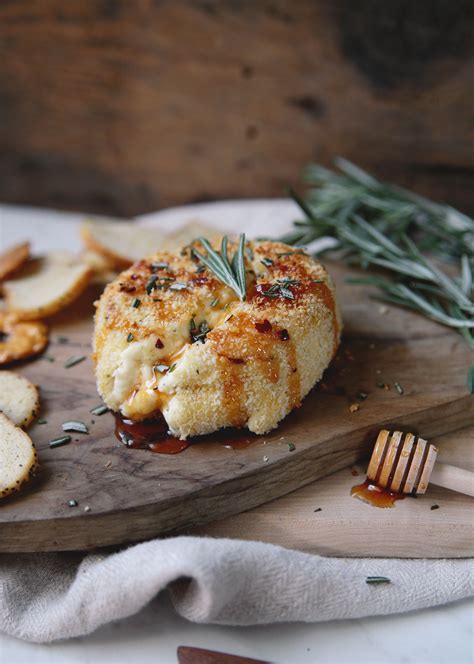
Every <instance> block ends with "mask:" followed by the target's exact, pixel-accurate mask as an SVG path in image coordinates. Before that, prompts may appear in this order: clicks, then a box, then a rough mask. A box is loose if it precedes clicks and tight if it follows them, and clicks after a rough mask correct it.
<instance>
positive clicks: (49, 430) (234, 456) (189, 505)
mask: <svg viewBox="0 0 474 664" xmlns="http://www.w3.org/2000/svg"><path fill="white" fill-rule="evenodd" d="M328 267H329V269H330V270H331V272H332V273H333V275H334V277H335V280H336V283H337V286H338V293H339V297H340V300H341V303H342V311H343V318H344V322H345V330H344V341H343V345H342V348H341V351H340V353H339V356H338V359H337V360H336V361H335V362H334V363H333V366H332V367H331V368H330V369H329V370H328V372H327V374H326V375H325V377H324V385H323V386H322V387H319V388H317V389H316V390H314V391H313V392H312V393H311V394H310V395H309V396H308V397H307V398H306V399H305V400H304V402H303V405H302V407H301V408H300V409H298V410H297V411H295V412H294V413H292V414H291V415H290V416H289V417H287V418H286V419H285V420H284V422H282V423H281V425H280V426H279V427H278V428H277V429H276V430H275V431H273V432H271V433H270V434H269V435H266V436H260V437H258V438H256V440H255V442H254V443H253V444H252V445H251V446H249V447H247V448H246V449H241V450H233V449H227V448H225V447H224V446H223V445H221V444H219V443H218V442H215V441H212V440H207V441H206V440H203V442H200V443H198V444H195V445H193V446H191V447H190V448H188V449H187V450H185V451H184V452H183V453H181V454H178V455H173V456H168V455H159V454H152V453H151V452H148V451H145V450H130V449H127V448H125V447H124V446H123V445H121V444H120V443H119V442H118V440H117V439H116V438H115V436H114V422H113V418H112V416H111V415H110V414H109V413H107V414H105V415H103V416H101V417H94V416H92V415H91V414H90V410H91V409H92V408H93V407H94V406H97V405H98V404H99V403H100V400H99V398H98V396H97V392H96V389H95V383H94V377H93V373H92V364H91V361H90V358H88V359H86V360H85V361H84V362H82V363H80V364H77V365H76V366H74V367H72V368H70V369H66V368H65V367H64V363H65V361H66V360H67V359H68V358H69V357H70V356H71V355H81V354H84V355H89V353H90V336H91V332H92V319H91V316H92V300H93V298H94V295H93V294H92V293H90V292H89V293H86V294H84V296H83V297H82V298H81V300H80V301H79V302H77V303H76V304H75V305H74V306H73V307H71V308H70V309H68V310H67V311H65V312H63V313H62V314H60V315H59V316H57V317H56V318H55V319H54V320H52V321H51V327H52V334H51V344H50V348H49V349H48V351H47V353H46V356H47V357H49V358H50V360H52V361H49V360H48V359H47V357H43V358H40V359H38V360H36V361H34V362H31V363H29V364H26V365H24V366H23V367H21V368H20V370H21V372H22V373H24V374H25V375H26V376H28V377H29V378H30V379H32V380H33V381H35V382H36V383H37V384H38V385H40V387H41V394H42V403H43V409H42V413H41V415H42V417H44V418H45V419H46V420H47V424H42V425H41V424H35V425H34V426H33V427H32V428H31V430H30V433H31V436H32V438H33V440H34V442H35V444H36V445H37V448H38V453H39V459H40V464H41V467H40V470H39V472H38V473H37V475H36V477H35V478H34V479H32V480H31V481H30V482H29V484H28V486H27V487H25V489H24V490H22V491H21V493H19V494H17V495H14V496H11V497H9V498H7V499H5V500H2V502H1V505H0V551H47V550H74V549H91V548H96V547H100V546H108V545H116V544H123V543H126V542H133V541H138V540H141V539H145V538H149V537H153V536H156V535H158V534H165V533H166V534H169V533H175V532H183V531H184V532H189V531H190V529H191V528H195V527H196V526H198V525H200V524H203V523H206V522H210V521H215V520H217V519H221V518H223V517H225V516H229V515H232V514H237V513H240V512H243V511H245V510H249V509H250V508H253V507H255V506H257V505H261V504H262V503H266V502H268V501H270V500H272V499H274V498H277V497H279V496H282V495H284V494H287V493H289V492H290V491H293V490H295V489H297V488H299V487H302V486H304V485H306V484H308V483H310V482H312V481H314V480H316V479H318V478H321V477H324V476H326V475H329V474H330V473H333V472H335V471H337V470H340V469H342V468H345V467H347V466H349V465H352V464H354V463H356V461H357V460H359V459H360V458H362V457H363V456H364V455H367V453H368V451H369V449H370V447H371V444H372V443H373V441H374V437H375V435H376V433H377V431H378V430H379V429H380V428H381V427H385V428H390V427H397V428H402V429H409V430H411V431H414V432H416V431H419V432H420V433H422V434H423V435H424V436H426V437H432V436H434V435H439V434H443V433H446V432H449V431H453V430H455V429H458V428H460V427H463V426H467V425H468V424H471V423H473V422H474V399H473V398H472V396H471V395H469V394H468V392H467V389H466V368H467V366H468V365H469V364H470V363H472V353H471V352H470V351H469V349H468V348H467V346H466V344H465V342H464V340H463V339H462V337H461V336H460V335H457V334H456V333H453V332H450V331H449V330H446V329H445V328H443V327H441V326H439V325H436V324H435V323H430V322H429V321H426V320H424V319H423V318H421V317H419V316H418V315H416V314H413V313H410V312H408V311H402V310H399V309H392V308H390V309H389V310H388V311H387V312H386V309H385V308H384V309H381V308H380V305H379V304H378V303H375V302H373V301H371V300H370V299H369V298H368V295H367V292H366V291H365V290H364V289H362V288H361V287H355V286H349V285H347V284H345V283H344V278H345V277H346V276H347V275H348V273H347V272H346V271H345V270H344V269H343V268H341V267H340V266H337V265H331V264H328ZM62 336H65V337H67V340H68V341H67V343H64V342H63V340H62V339H61V338H60V337H62ZM395 382H398V383H399V384H400V385H401V387H402V389H403V394H399V393H398V392H397V391H396V390H395V389H394V383H395ZM380 383H387V384H388V385H390V389H388V390H386V389H384V388H380V387H377V384H380ZM361 392H364V393H366V394H367V395H368V396H367V398H366V399H365V400H362V399H361V398H360V397H358V396H357V395H358V394H360V393H361ZM354 403H358V404H359V405H360V408H359V410H358V411H356V412H350V406H351V404H354ZM70 419H77V420H82V421H85V422H86V423H87V424H88V425H89V427H90V435H81V434H77V435H75V436H73V442H72V443H71V444H70V445H67V446H64V447H59V448H55V449H50V448H49V446H48V441H49V440H50V439H52V438H56V437H57V436H59V435H61V434H62V431H61V423H62V422H64V421H66V420H70ZM92 420H94V422H93V423H92ZM289 443H293V445H294V446H295V449H294V451H290V448H289ZM72 499H74V500H75V501H77V503H78V505H77V506H75V507H69V506H68V501H69V500H72ZM405 502H407V501H405ZM355 505H356V501H352V502H351V503H350V506H351V507H350V508H349V509H356V508H355ZM86 507H87V508H89V509H88V511H85V508H86ZM357 507H358V506H357ZM470 519H471V515H470V514H466V522H467V521H468V520H470ZM402 535H403V533H402V534H401V536H402ZM354 550H355V549H354Z"/></svg>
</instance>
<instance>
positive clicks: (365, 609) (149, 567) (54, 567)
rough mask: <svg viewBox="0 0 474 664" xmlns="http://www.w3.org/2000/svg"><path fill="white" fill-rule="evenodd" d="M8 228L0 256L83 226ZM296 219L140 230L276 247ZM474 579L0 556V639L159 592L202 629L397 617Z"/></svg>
mask: <svg viewBox="0 0 474 664" xmlns="http://www.w3.org/2000/svg"><path fill="white" fill-rule="evenodd" d="M4 210H7V208H6V207H5V208H4ZM25 215H26V217H28V218H29V217H31V219H30V221H31V223H29V224H27V223H26V222H27V221H28V219H25ZM6 216H7V215H6V213H4V215H3V217H1V215H0V217H1V218H0V221H2V223H1V224H0V241H1V244H2V246H3V245H5V246H7V245H10V244H13V243H14V242H17V241H20V240H23V239H25V237H28V238H29V239H30V240H32V242H33V245H34V247H35V250H36V251H45V250H50V249H62V248H67V249H68V250H75V249H79V248H80V242H79V236H78V233H77V228H78V224H79V219H80V217H81V216H82V215H74V214H70V215H66V214H65V213H58V212H53V211H50V210H48V211H46V210H45V211H39V210H31V211H30V212H29V215H28V214H26V213H25V210H24V209H21V210H19V211H17V210H16V209H15V208H13V207H12V208H8V220H6V218H5V217H6ZM66 216H69V217H70V218H69V219H67V220H66V219H65V217H66ZM298 217H299V212H298V210H297V208H296V206H295V205H294V203H292V202H291V201H288V200H261V201H231V202H222V203H213V204H205V205H195V206H186V207H182V208H174V209H170V210H165V211H162V212H159V213H153V214H151V215H146V216H144V217H143V218H142V220H141V221H142V223H145V224H146V225H155V224H156V225H159V226H161V227H162V228H164V229H168V230H171V229H173V230H174V229H176V228H177V227H178V226H180V225H182V224H184V223H186V222H187V221H188V220H189V219H190V218H199V219H200V220H201V221H204V222H210V223H211V224H215V225H216V226H218V227H221V228H224V229H225V230H229V231H235V229H236V228H237V229H239V230H242V231H245V232H246V233H248V234H249V235H265V234H267V233H269V234H271V235H272V236H275V235H278V234H279V233H282V232H283V231H285V230H286V229H287V228H288V227H289V223H290V221H291V220H292V219H295V218H298ZM33 222H34V223H33ZM322 242H323V243H324V242H326V241H325V240H323V241H322ZM319 246H321V243H319ZM472 572H473V566H472V560H471V559H465V560H463V559H461V560H394V559H389V560H383V559H338V558H323V557H320V556H314V555H310V554H304V553H299V552H297V551H289V550H287V549H282V548H280V547H277V546H273V545H270V544H263V543H259V542H244V541H239V540H225V539H210V538H196V537H177V538H171V539H164V540H159V539H157V540H153V541H150V542H146V543H143V544H138V545H135V546H131V547H130V548H128V549H125V550H122V551H120V552H119V553H108V554H105V553H93V554H84V553H58V554H56V553H44V554H39V553H37V554H33V553H32V554H0V632H4V633H7V634H9V635H12V636H16V637H18V638H21V639H25V640H28V641H35V642H49V641H54V640H56V639H64V638H70V637H73V636H79V635H81V634H88V633H90V632H92V631H94V630H95V629H97V628H98V627H100V626H101V625H103V624H105V623H107V622H110V621H113V620H118V619H121V618H125V617H127V616H130V615H132V614H135V613H137V612H138V611H139V610H140V609H141V608H142V607H144V606H145V605H146V604H147V603H148V602H149V601H150V600H151V599H153V598H154V597H155V596H156V595H157V594H158V593H159V592H160V591H162V590H163V589H165V588H169V591H170V592H171V597H172V601H173V603H174V606H175V608H176V610H177V611H178V612H179V613H180V614H181V615H182V616H184V617H185V618H187V619H189V620H191V621H195V622H201V623H205V622H209V623H211V622H212V623H215V624H227V625H251V624H264V623H271V622H288V621H306V622H317V621H324V620H332V619H337V618H340V619H343V618H357V617H363V616H369V615H376V614H389V613H399V612H404V611H411V610H415V609H421V608H425V607H429V606H436V605H439V604H443V603H447V602H452V601H455V600H458V599H462V598H466V597H470V596H472V595H473V594H474V593H473V574H472ZM375 575H382V576H387V577H388V578H390V580H391V583H390V584H387V585H377V586H373V585H368V584H367V583H366V577H367V576H375Z"/></svg>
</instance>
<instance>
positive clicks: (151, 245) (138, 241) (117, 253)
mask: <svg viewBox="0 0 474 664" xmlns="http://www.w3.org/2000/svg"><path fill="white" fill-rule="evenodd" d="M81 236H82V239H83V240H84V243H85V245H86V247H87V248H88V249H91V250H92V251H95V252H97V253H99V254H101V255H102V256H104V257H105V258H106V259H108V260H109V261H110V262H111V263H112V265H113V266H114V267H115V269H117V270H123V269H125V268H127V267H129V266H130V265H132V263H134V262H135V261H137V260H140V258H143V256H148V255H149V254H150V253H153V252H154V251H157V250H158V249H160V248H162V246H163V240H164V237H165V236H164V234H163V233H162V232H160V231H159V230H157V229H156V228H144V227H143V226H138V225H137V224H135V223H130V222H127V221H122V222H115V221H108V222H105V221H104V222H99V221H86V222H85V223H84V224H83V225H82V227H81Z"/></svg>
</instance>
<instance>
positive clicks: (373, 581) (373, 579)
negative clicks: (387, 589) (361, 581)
mask: <svg viewBox="0 0 474 664" xmlns="http://www.w3.org/2000/svg"><path fill="white" fill-rule="evenodd" d="M365 582H366V583H368V584H370V585H377V584H380V583H392V582H391V581H390V579H389V578H388V577H387V576H368V577H367V578H366V580H365Z"/></svg>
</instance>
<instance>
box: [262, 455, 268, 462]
mask: <svg viewBox="0 0 474 664" xmlns="http://www.w3.org/2000/svg"><path fill="white" fill-rule="evenodd" d="M263 460H264V462H265V463H266V462H267V461H268V457H267V456H266V455H265V456H264V457H263Z"/></svg>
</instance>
